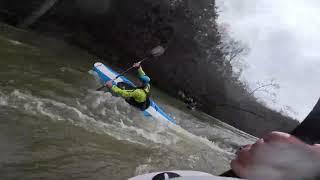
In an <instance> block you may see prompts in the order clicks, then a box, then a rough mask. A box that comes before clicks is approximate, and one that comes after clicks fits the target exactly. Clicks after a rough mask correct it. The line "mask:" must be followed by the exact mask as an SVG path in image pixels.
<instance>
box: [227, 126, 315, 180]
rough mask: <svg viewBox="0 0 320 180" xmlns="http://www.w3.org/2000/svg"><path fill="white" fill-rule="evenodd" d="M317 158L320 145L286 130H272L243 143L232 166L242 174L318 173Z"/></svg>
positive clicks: (248, 176) (252, 176) (258, 176)
mask: <svg viewBox="0 0 320 180" xmlns="http://www.w3.org/2000/svg"><path fill="white" fill-rule="evenodd" d="M319 161H320V145H308V144H305V143H304V142H302V141H300V140H299V139H297V138H295V137H294V136H291V135H289V134H286V133H281V132H272V133H270V134H268V135H266V136H264V137H263V138H262V139H260V140H258V141H257V142H256V143H254V144H251V145H246V146H244V147H242V148H241V149H240V150H239V151H238V152H237V153H236V158H235V159H234V160H233V161H232V162H231V167H232V169H233V171H234V172H235V173H236V174H237V175H238V176H240V177H241V178H246V179H264V178H265V177H268V179H273V180H278V179H281V180H282V179H291V177H300V176H304V175H305V173H307V174H306V175H307V176H308V175H312V173H315V174H316V173H319V172H317V171H318V169H319V168H320V163H318V162H319ZM314 162H317V163H314ZM277 167H280V168H277ZM310 167H312V168H311V169H310ZM313 167H315V169H314V170H313ZM298 169H299V170H298ZM314 171H316V172H314ZM298 179H304V178H298Z"/></svg>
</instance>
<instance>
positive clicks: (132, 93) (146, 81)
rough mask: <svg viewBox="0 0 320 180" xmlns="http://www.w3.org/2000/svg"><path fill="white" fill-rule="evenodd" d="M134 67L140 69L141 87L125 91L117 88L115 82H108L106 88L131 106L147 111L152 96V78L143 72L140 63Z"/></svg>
mask: <svg viewBox="0 0 320 180" xmlns="http://www.w3.org/2000/svg"><path fill="white" fill-rule="evenodd" d="M133 67H135V68H138V78H139V80H140V82H141V84H140V86H138V87H137V88H134V89H130V90H125V89H121V88H120V87H118V86H116V85H115V84H114V82H113V81H108V82H107V83H106V86H107V87H108V88H110V89H111V91H112V92H114V93H116V94H118V95H120V96H122V97H123V98H125V99H126V101H127V102H128V103H129V104H131V105H133V106H135V107H138V108H140V109H141V110H145V109H147V108H148V107H147V106H148V99H149V96H150V78H149V77H148V76H147V75H146V73H145V72H144V71H143V69H142V67H141V63H140V62H138V63H135V64H134V65H133Z"/></svg>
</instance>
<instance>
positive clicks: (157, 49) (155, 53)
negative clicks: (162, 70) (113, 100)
mask: <svg viewBox="0 0 320 180" xmlns="http://www.w3.org/2000/svg"><path fill="white" fill-rule="evenodd" d="M165 51H166V49H165V48H163V47H162V46H157V47H155V48H153V49H152V50H151V51H150V52H149V54H148V55H147V56H146V57H145V58H143V59H142V60H141V61H138V62H137V63H140V64H141V63H143V62H145V61H147V60H149V59H151V58H153V57H158V56H161V55H162V54H164V52H165ZM134 68H135V67H134V66H131V67H130V68H128V69H127V70H125V71H123V72H122V73H120V74H119V75H118V76H117V77H116V78H114V79H112V81H115V80H117V79H118V78H119V77H121V76H124V75H125V74H127V73H128V72H129V71H131V70H132V69H134ZM104 87H105V85H103V86H101V87H100V88H98V89H97V91H101V90H102V89H103V88H104Z"/></svg>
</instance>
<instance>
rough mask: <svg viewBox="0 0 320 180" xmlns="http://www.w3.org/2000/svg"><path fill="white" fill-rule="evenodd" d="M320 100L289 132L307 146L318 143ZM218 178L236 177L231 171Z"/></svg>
mask: <svg viewBox="0 0 320 180" xmlns="http://www.w3.org/2000/svg"><path fill="white" fill-rule="evenodd" d="M319 132H320V99H319V100H318V102H317V104H316V105H315V106H314V108H313V110H312V111H311V112H310V113H309V115H308V116H307V117H306V119H305V120H304V121H303V122H302V123H301V124H300V125H299V126H298V127H296V129H294V130H293V131H292V132H291V135H293V136H295V137H297V138H299V139H301V140H303V141H304V142H306V143H308V144H315V143H319V142H320V133H319ZM220 176H224V177H238V176H237V175H236V174H235V173H234V172H233V171H232V170H229V171H227V172H225V173H223V174H221V175H220Z"/></svg>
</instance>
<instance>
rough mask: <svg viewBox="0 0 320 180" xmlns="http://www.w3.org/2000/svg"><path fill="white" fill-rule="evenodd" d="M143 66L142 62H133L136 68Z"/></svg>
mask: <svg viewBox="0 0 320 180" xmlns="http://www.w3.org/2000/svg"><path fill="white" fill-rule="evenodd" d="M140 66H141V62H137V63H134V64H133V67H135V68H139V67H140Z"/></svg>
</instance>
